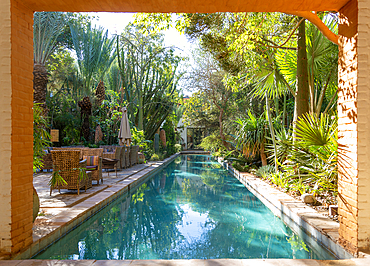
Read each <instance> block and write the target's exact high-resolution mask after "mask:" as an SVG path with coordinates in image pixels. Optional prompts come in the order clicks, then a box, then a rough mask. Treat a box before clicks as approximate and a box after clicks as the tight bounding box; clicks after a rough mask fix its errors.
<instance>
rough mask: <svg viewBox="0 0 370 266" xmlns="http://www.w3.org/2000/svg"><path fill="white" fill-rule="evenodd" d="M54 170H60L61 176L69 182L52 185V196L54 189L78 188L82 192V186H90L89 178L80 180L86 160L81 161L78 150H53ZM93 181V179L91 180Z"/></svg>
mask: <svg viewBox="0 0 370 266" xmlns="http://www.w3.org/2000/svg"><path fill="white" fill-rule="evenodd" d="M51 156H52V158H53V171H59V174H60V176H61V177H62V178H63V179H64V180H65V181H66V183H67V184H64V185H56V186H55V187H52V186H50V196H51V193H52V191H53V189H58V190H59V193H60V189H77V194H78V195H79V194H80V188H83V187H84V188H85V191H86V189H87V188H88V182H89V180H88V178H87V179H84V180H80V178H79V175H80V168H84V166H85V165H84V163H85V162H80V151H78V150H52V151H51ZM90 182H91V181H90Z"/></svg>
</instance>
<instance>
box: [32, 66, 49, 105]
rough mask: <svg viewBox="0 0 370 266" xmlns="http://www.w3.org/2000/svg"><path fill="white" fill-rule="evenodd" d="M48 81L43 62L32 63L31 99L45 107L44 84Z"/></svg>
mask: <svg viewBox="0 0 370 266" xmlns="http://www.w3.org/2000/svg"><path fill="white" fill-rule="evenodd" d="M47 83H48V72H47V71H46V68H45V66H44V64H37V63H35V64H34V65H33V101H34V102H35V103H40V105H41V107H42V108H43V109H44V110H45V108H46V86H47Z"/></svg>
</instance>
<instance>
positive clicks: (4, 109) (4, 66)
mask: <svg viewBox="0 0 370 266" xmlns="http://www.w3.org/2000/svg"><path fill="white" fill-rule="evenodd" d="M10 19H11V18H10V0H7V1H3V0H1V2H0V36H1V41H0V84H1V90H0V91H1V96H0V210H1V213H0V254H1V253H10V252H11V234H10V231H11V227H10V224H11V204H10V203H11V197H10V192H11V160H10V158H11V132H12V131H11V96H12V89H11V88H12V85H11V67H10V63H11V44H10V38H11V21H10Z"/></svg>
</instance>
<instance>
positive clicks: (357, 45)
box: [338, 0, 370, 254]
mask: <svg viewBox="0 0 370 266" xmlns="http://www.w3.org/2000/svg"><path fill="white" fill-rule="evenodd" d="M369 33H370V0H364V1H357V0H352V1H350V2H349V3H347V4H346V5H345V6H344V7H343V8H342V9H341V10H340V19H339V35H340V39H339V42H340V46H339V66H338V68H339V69H338V71H339V84H338V85H339V86H338V89H339V92H338V116H339V132H338V144H339V148H338V151H339V158H338V167H339V180H338V183H339V184H338V192H339V196H338V201H339V202H338V205H339V221H340V229H339V234H340V242H341V244H342V245H343V246H344V247H345V248H347V249H348V250H349V251H350V252H352V253H354V254H356V253H357V252H358V251H366V250H369V238H370V169H369V167H370V80H369V77H370V61H369V58H370V42H369V41H368V39H369V37H370V35H369Z"/></svg>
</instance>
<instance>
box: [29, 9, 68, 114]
mask: <svg viewBox="0 0 370 266" xmlns="http://www.w3.org/2000/svg"><path fill="white" fill-rule="evenodd" d="M64 27H65V17H64V15H63V13H61V12H36V13H35V15H34V25H33V63H34V64H33V99H34V102H36V103H40V104H41V106H42V107H43V108H45V100H46V86H47V83H48V73H47V70H46V68H45V63H46V61H47V60H48V58H49V57H50V55H51V54H52V53H53V52H54V50H55V48H56V46H57V38H58V37H59V35H60V34H61V33H62V32H63V30H64Z"/></svg>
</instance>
